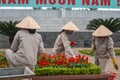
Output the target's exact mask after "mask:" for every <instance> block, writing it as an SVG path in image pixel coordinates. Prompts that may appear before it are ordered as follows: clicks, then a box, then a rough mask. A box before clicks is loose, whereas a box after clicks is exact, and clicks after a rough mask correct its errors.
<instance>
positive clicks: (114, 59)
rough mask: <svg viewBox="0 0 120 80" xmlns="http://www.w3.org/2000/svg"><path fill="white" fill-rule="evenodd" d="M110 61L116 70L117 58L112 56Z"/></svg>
mask: <svg viewBox="0 0 120 80" xmlns="http://www.w3.org/2000/svg"><path fill="white" fill-rule="evenodd" d="M112 61H113V64H114V68H115V69H116V70H118V65H117V60H116V58H112Z"/></svg>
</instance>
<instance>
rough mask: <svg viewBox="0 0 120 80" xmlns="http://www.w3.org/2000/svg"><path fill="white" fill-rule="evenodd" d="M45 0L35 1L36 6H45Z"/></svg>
mask: <svg viewBox="0 0 120 80" xmlns="http://www.w3.org/2000/svg"><path fill="white" fill-rule="evenodd" d="M46 2H47V1H46V0H36V4H46Z"/></svg>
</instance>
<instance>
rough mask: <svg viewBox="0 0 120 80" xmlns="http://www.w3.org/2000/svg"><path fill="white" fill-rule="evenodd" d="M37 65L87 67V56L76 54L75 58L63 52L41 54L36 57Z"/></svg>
mask: <svg viewBox="0 0 120 80" xmlns="http://www.w3.org/2000/svg"><path fill="white" fill-rule="evenodd" d="M38 66H39V67H70V68H73V67H89V64H88V57H87V56H85V55H83V56H81V55H77V56H76V58H73V57H69V58H67V57H66V55H65V53H63V54H60V53H57V54H56V55H50V54H41V55H40V57H39V58H38Z"/></svg>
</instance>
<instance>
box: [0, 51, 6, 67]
mask: <svg viewBox="0 0 120 80" xmlns="http://www.w3.org/2000/svg"><path fill="white" fill-rule="evenodd" d="M7 67H8V62H7V60H6V57H5V55H4V54H2V53H0V68H7Z"/></svg>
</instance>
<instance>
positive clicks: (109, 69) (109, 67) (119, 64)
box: [46, 48, 120, 80]
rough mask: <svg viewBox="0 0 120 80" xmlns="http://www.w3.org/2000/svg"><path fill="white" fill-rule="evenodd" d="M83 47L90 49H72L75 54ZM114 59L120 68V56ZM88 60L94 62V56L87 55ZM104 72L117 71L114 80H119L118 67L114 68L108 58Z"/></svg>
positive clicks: (49, 49) (119, 72) (48, 49)
mask: <svg viewBox="0 0 120 80" xmlns="http://www.w3.org/2000/svg"><path fill="white" fill-rule="evenodd" d="M84 49H90V48H73V51H74V53H75V54H76V55H77V54H78V53H79V52H78V50H84ZM46 51H47V53H52V48H46ZM81 55H83V54H81ZM116 59H117V62H118V67H119V68H120V56H116ZM89 62H92V63H94V56H89ZM106 72H107V73H110V72H114V73H117V77H116V79H115V80H120V69H119V70H115V69H114V67H113V63H112V60H111V59H109V61H108V63H107V66H106Z"/></svg>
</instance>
